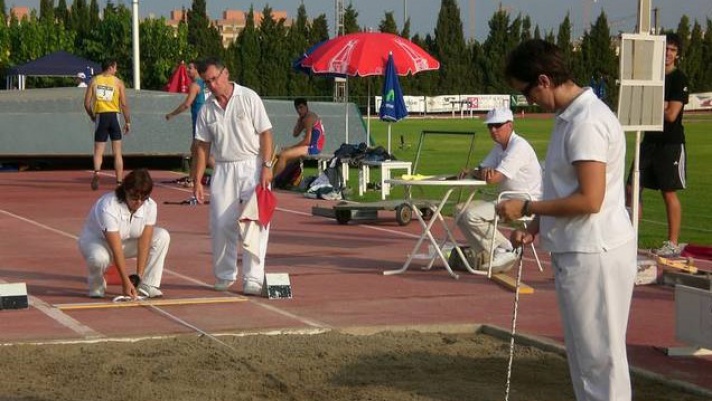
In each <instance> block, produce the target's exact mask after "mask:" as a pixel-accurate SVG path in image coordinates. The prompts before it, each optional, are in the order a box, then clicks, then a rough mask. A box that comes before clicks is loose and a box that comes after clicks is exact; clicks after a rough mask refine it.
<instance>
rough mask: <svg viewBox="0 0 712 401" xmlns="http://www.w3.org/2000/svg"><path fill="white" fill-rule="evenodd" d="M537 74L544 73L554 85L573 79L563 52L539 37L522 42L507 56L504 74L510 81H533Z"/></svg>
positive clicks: (536, 78)
mask: <svg viewBox="0 0 712 401" xmlns="http://www.w3.org/2000/svg"><path fill="white" fill-rule="evenodd" d="M539 75H546V76H547V77H549V79H551V82H552V83H553V84H554V86H559V85H562V84H564V83H566V82H568V81H571V80H573V75H572V74H571V70H570V69H569V66H568V65H567V63H566V60H565V59H564V54H563V52H562V51H561V49H559V47H558V46H556V45H555V44H553V43H550V42H547V41H545V40H541V39H530V40H527V41H525V42H522V43H521V44H520V45H519V46H517V47H516V48H515V49H514V50H512V51H511V52H510V53H509V56H508V57H507V66H506V67H505V70H504V76H505V77H506V78H507V80H508V81H509V82H510V83H511V81H512V80H513V79H516V80H517V81H521V82H526V83H533V82H536V81H537V80H538V79H539Z"/></svg>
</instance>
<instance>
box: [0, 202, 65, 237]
mask: <svg viewBox="0 0 712 401" xmlns="http://www.w3.org/2000/svg"><path fill="white" fill-rule="evenodd" d="M0 213H2V214H4V215H6V216H10V217H12V218H15V219H18V220H21V221H24V222H25V223H29V224H32V225H33V226H37V227H39V228H43V229H45V230H47V231H51V232H53V233H55V234H59V235H61V236H63V237H67V238H71V239H73V240H77V239H79V237H77V236H76V235H72V234H69V233H67V232H65V231H61V230H57V229H56V228H52V227H50V226H47V225H44V224H42V223H40V222H37V221H34V220H30V219H27V218H25V217H22V216H18V215H16V214H15V213H11V212H8V211H7V210H2V209H0Z"/></svg>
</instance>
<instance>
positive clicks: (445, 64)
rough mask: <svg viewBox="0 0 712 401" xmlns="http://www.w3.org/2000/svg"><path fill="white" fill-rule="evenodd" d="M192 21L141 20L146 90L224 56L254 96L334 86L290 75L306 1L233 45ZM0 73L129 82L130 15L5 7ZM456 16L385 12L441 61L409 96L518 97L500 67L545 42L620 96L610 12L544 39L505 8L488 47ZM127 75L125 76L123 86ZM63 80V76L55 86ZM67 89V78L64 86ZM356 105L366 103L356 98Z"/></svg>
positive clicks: (385, 27) (200, 3)
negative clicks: (430, 24) (27, 67)
mask: <svg viewBox="0 0 712 401" xmlns="http://www.w3.org/2000/svg"><path fill="white" fill-rule="evenodd" d="M185 11H186V12H185V15H186V18H185V20H184V21H181V22H180V23H179V24H178V27H177V29H175V28H173V27H171V26H168V25H167V24H166V20H165V18H158V19H144V20H143V21H141V22H140V26H139V36H140V40H141V43H140V49H141V63H140V68H141V71H140V74H141V87H142V88H143V89H152V90H161V89H163V87H164V86H165V85H166V83H167V81H168V79H169V77H170V75H171V74H172V72H173V70H174V69H175V67H176V66H177V65H178V63H180V62H181V61H189V60H193V59H196V58H200V57H204V56H208V55H210V56H219V57H221V58H222V59H223V60H224V61H225V63H226V65H227V66H228V68H229V69H230V71H231V72H232V77H233V79H235V80H236V81H238V82H239V83H241V84H242V85H245V86H248V87H251V88H253V89H255V90H256V91H257V92H258V93H260V94H261V95H262V96H264V97H273V98H280V97H281V98H293V97H296V96H306V97H310V98H324V99H327V98H330V97H331V96H332V95H333V81H331V80H330V79H328V78H324V77H319V76H309V75H306V74H303V73H301V72H298V71H296V70H294V69H293V68H292V62H293V61H294V60H295V59H296V58H297V57H299V56H300V55H301V54H303V53H304V51H305V50H306V49H308V48H309V47H310V46H312V45H313V44H315V43H318V42H321V41H323V40H326V39H328V38H329V24H328V19H327V17H326V15H325V14H321V15H318V16H317V17H315V18H310V17H309V15H308V13H307V10H306V7H305V6H304V5H303V4H302V5H301V6H299V8H298V10H297V15H296V16H295V18H294V19H293V21H292V23H291V24H288V23H287V22H286V21H285V20H284V19H279V20H276V19H275V18H274V16H273V13H272V9H271V8H270V7H269V6H266V7H265V8H264V9H263V10H261V12H262V14H263V20H262V23H261V24H260V25H259V26H258V25H257V24H256V23H255V12H254V9H253V8H250V10H249V12H248V13H247V21H246V26H245V28H244V30H243V31H242V33H241V34H240V36H239V37H238V38H237V39H236V41H235V42H233V43H231V44H230V45H229V46H228V47H227V48H224V47H223V46H222V40H221V37H220V33H219V32H218V30H217V28H216V27H215V26H213V24H212V23H211V20H210V18H209V17H208V15H207V11H206V0H193V1H192V4H191V8H190V9H188V10H185ZM0 13H2V15H0V17H2V18H4V21H7V24H0V49H2V50H3V51H2V52H0V71H2V72H3V74H4V73H5V72H6V71H7V69H8V68H10V67H13V66H16V65H20V64H23V63H26V62H28V61H31V60H34V59H36V58H39V57H41V56H43V55H46V54H49V53H51V52H54V51H57V50H65V51H67V52H70V53H73V54H76V55H78V56H82V57H85V58H88V59H90V60H94V61H97V62H100V61H101V60H102V59H103V58H104V57H112V58H116V59H117V60H119V75H122V76H123V77H124V78H125V79H124V80H125V82H126V83H127V85H131V83H132V79H130V77H132V76H133V71H132V69H133V62H132V43H131V40H132V39H131V38H132V35H131V29H132V26H131V10H130V9H129V8H128V7H127V6H125V5H123V4H118V5H117V4H115V3H114V2H112V1H109V2H107V4H106V6H105V7H104V9H103V10H100V8H99V6H98V2H97V0H90V2H89V3H88V4H87V1H86V0H73V1H72V3H71V5H68V4H67V2H66V0H41V1H40V9H39V11H37V10H32V12H31V13H30V15H29V17H27V18H23V20H21V21H20V20H18V19H17V18H16V16H14V15H8V13H7V9H6V5H5V0H0ZM460 15H461V14H460V9H459V6H458V4H457V1H456V0H441V6H440V12H439V14H438V17H437V23H436V26H435V30H434V32H433V33H428V34H426V35H424V36H421V34H419V33H417V34H415V35H411V33H410V31H411V27H410V20H407V21H406V22H405V23H404V25H403V26H402V27H400V28H399V27H398V25H397V23H396V21H395V18H394V15H393V12H385V13H384V17H383V19H382V20H381V21H380V24H379V26H378V30H379V31H381V32H388V33H393V34H397V35H400V36H403V37H405V38H408V39H410V40H411V41H413V42H414V43H416V44H417V45H419V46H420V47H422V48H423V49H425V50H426V51H427V52H428V53H430V54H431V55H433V56H434V57H435V58H436V59H438V60H439V61H440V63H441V68H440V69H439V70H438V71H431V72H424V73H420V74H418V75H415V76H408V77H401V79H400V81H401V86H402V87H403V91H404V93H405V94H408V95H415V96H418V95H425V96H435V95H440V94H460V93H461V94H507V93H512V90H511V88H509V86H508V85H507V83H506V81H505V79H504V75H503V70H504V64H505V61H506V56H507V54H508V53H509V51H510V50H511V49H513V48H514V47H516V46H517V45H518V44H519V43H521V42H522V41H524V40H527V39H531V38H540V39H544V40H547V41H550V42H552V43H556V44H557V45H558V46H559V47H561V48H562V49H563V51H564V54H565V55H566V57H567V59H568V62H569V63H570V65H571V67H572V70H573V71H574V73H575V78H576V80H577V82H578V83H579V84H581V85H588V84H589V83H590V82H592V81H593V80H595V81H596V82H600V81H601V79H602V80H604V81H605V82H606V87H607V89H608V90H607V93H606V98H605V100H606V101H607V102H609V104H611V105H613V104H615V102H616V98H617V90H618V89H617V86H616V84H615V83H616V80H617V79H618V68H619V66H618V63H619V60H618V56H617V53H616V45H617V39H618V35H617V34H616V35H613V34H612V33H611V30H610V27H609V24H608V19H607V16H606V14H605V13H604V12H601V14H600V15H599V16H598V18H597V19H596V21H595V22H594V23H593V24H591V26H590V27H589V29H587V30H586V31H585V32H584V34H583V36H582V37H580V38H573V37H572V23H571V19H570V17H569V15H566V17H565V18H564V20H563V21H562V22H561V24H560V25H559V26H558V29H557V30H556V32H555V31H554V30H553V29H552V30H550V31H548V32H543V31H542V30H541V29H540V28H539V26H538V25H536V24H533V22H532V20H531V19H530V18H529V16H528V15H522V14H521V13H520V14H517V15H511V14H510V13H509V12H507V11H506V10H503V9H500V10H497V11H495V12H494V13H493V15H492V17H491V18H490V19H489V22H488V24H489V34H488V36H487V38H486V39H485V40H484V41H483V42H478V41H476V40H466V39H465V37H464V33H463V24H462V20H461V17H460ZM364 29H365V28H364V27H362V26H360V25H359V23H358V12H357V11H356V10H355V9H354V8H353V6H352V5H349V6H348V7H347V8H346V9H345V14H344V32H343V33H353V32H359V31H362V30H364ZM662 31H663V32H676V33H677V34H678V35H680V37H681V38H682V39H683V41H684V43H683V57H682V58H681V61H680V68H681V69H682V70H683V71H684V72H685V73H686V74H687V76H688V78H689V83H690V91H691V92H693V93H695V92H706V91H711V90H712V70H711V69H709V68H706V67H705V66H709V65H712V21H711V20H710V19H709V18H707V19H706V21H705V27H704V29H703V27H702V25H701V24H700V23H699V22H698V21H697V20H695V21H694V22H692V23H691V21H690V19H689V18H688V17H687V16H683V17H682V18H681V19H680V21H679V23H678V25H677V27H675V28H674V29H672V28H668V29H663V30H662ZM127 78H128V79H127ZM369 79H370V80H373V81H372V82H371V83H372V87H377V88H379V87H380V85H381V83H382V82H381V78H379V77H368V78H353V79H349V96H350V99H351V100H354V99H356V100H357V102H358V103H363V104H365V99H366V96H367V85H368V81H367V80H369ZM59 80H60V81H61V79H59ZM65 81H66V82H67V83H68V81H67V80H66V79H65ZM57 85H58V79H57V78H41V79H35V80H33V81H32V82H28V87H48V86H57ZM358 99H360V101H359V100H358Z"/></svg>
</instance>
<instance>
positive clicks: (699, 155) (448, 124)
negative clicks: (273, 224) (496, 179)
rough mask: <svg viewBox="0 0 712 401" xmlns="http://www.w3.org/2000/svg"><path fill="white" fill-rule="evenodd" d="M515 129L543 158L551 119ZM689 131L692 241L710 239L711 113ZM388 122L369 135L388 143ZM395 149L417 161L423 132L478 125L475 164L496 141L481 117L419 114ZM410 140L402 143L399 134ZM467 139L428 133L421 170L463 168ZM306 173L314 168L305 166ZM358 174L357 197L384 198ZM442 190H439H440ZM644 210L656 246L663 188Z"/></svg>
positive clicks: (686, 204) (661, 235) (685, 196)
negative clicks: (361, 187)
mask: <svg viewBox="0 0 712 401" xmlns="http://www.w3.org/2000/svg"><path fill="white" fill-rule="evenodd" d="M515 124H516V125H515V130H516V131H517V132H518V133H519V134H521V135H523V136H524V137H525V138H527V140H529V142H530V143H531V144H532V146H533V147H534V150H535V151H536V153H537V155H538V156H539V158H540V159H542V160H543V159H544V157H545V155H546V148H547V146H548V141H549V135H550V132H551V127H552V124H553V120H552V119H551V118H548V117H542V116H531V117H530V116H526V115H525V116H524V117H521V116H518V117H517V120H516V122H515ZM684 124H685V131H686V136H687V153H688V163H687V189H686V190H684V191H680V192H679V193H678V194H679V197H680V201H681V203H682V209H683V215H682V230H681V235H680V241H681V242H685V243H694V244H712V239H711V238H712V207H710V206H709V200H708V199H707V198H706V195H705V193H706V192H707V189H708V188H712V141H710V140H709V139H707V135H709V133H710V132H712V114H703V115H700V114H696V115H690V114H689V113H688V115H686V116H685V120H684ZM387 127H388V126H387V124H386V123H384V122H381V121H379V120H378V119H372V120H371V135H372V137H373V139H374V141H375V142H376V144H377V145H382V146H383V147H387ZM391 130H392V153H393V154H394V156H395V157H396V158H397V159H398V160H408V161H414V159H415V155H416V151H417V147H418V142H419V139H420V133H421V131H423V130H430V131H475V132H476V135H475V146H474V151H473V154H472V158H471V159H472V160H471V161H470V166H473V165H477V164H478V163H479V161H480V160H482V159H483V158H484V156H485V155H486V154H487V152H489V150H490V148H491V147H492V143H493V142H492V140H491V139H490V137H489V134H488V133H487V131H486V129H485V127H484V125H483V123H482V120H481V119H469V118H465V119H458V118H455V119H418V118H408V119H406V120H403V121H400V122H398V123H394V124H392V128H391ZM401 135H402V136H403V139H404V141H405V142H406V144H408V145H409V146H408V147H406V148H405V149H401V148H400V137H401ZM634 143H635V133H628V154H627V160H628V163H627V165H630V163H631V161H632V159H633V155H634V151H633V149H634ZM468 149H469V139H468V138H467V137H463V136H452V135H438V136H428V137H426V140H425V142H424V146H423V150H422V152H421V157H420V162H419V166H418V171H417V172H418V173H421V174H449V173H456V172H458V171H460V170H461V169H462V168H463V167H464V166H465V163H466V160H467V153H468ZM306 174H307V175H308V174H313V172H310V171H307V172H306ZM379 174H380V171H379V170H378V169H373V170H372V173H371V180H372V181H375V180H377V179H378V178H379ZM357 182H358V175H357V171H355V169H351V173H350V180H349V186H350V187H351V188H352V193H353V194H354V195H353V196H351V199H353V200H359V201H375V200H379V199H380V192H368V193H366V194H365V195H364V196H363V197H361V198H359V197H358V196H357V193H358V191H357V190H356V189H357V187H356V185H357ZM440 192H441V191H440ZM440 192H439V190H437V189H436V190H433V191H427V192H425V191H419V192H414V194H413V196H414V197H416V198H424V199H438V198H440ZM492 192H493V188H492V189H488V190H485V193H484V194H483V195H482V196H484V197H488V196H491V194H492ZM402 196H403V191H402V188H395V189H394V191H392V192H391V198H392V199H398V198H399V197H402ZM643 200H644V208H643V209H644V214H643V219H642V220H641V221H640V225H639V246H640V247H641V248H650V247H653V246H658V245H659V244H660V242H661V241H663V240H665V239H666V238H667V221H666V217H665V206H664V204H663V201H662V198H661V196H660V194H659V192H656V191H650V190H644V191H643Z"/></svg>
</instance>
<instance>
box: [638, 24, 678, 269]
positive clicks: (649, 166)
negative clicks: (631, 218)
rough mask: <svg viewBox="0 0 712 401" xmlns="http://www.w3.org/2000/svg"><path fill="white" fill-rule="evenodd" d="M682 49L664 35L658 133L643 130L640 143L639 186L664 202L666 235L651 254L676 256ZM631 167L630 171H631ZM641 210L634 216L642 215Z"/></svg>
mask: <svg viewBox="0 0 712 401" xmlns="http://www.w3.org/2000/svg"><path fill="white" fill-rule="evenodd" d="M681 52H682V44H681V41H680V37H679V36H678V35H676V34H674V33H668V34H667V35H666V46H665V106H664V118H663V120H664V121H663V130H662V132H660V131H658V132H655V131H653V132H646V133H645V137H644V138H643V142H642V143H641V145H640V187H641V188H648V189H653V190H656V191H660V193H661V194H662V197H663V201H664V202H665V211H666V214H667V223H668V238H667V240H666V241H664V242H663V243H662V246H661V247H660V248H657V249H654V250H653V253H655V254H657V255H658V256H664V257H671V256H678V255H679V254H680V252H681V251H682V247H681V246H680V244H679V242H678V241H679V237H680V225H681V222H682V205H681V204H680V200H679V199H678V197H677V191H678V190H681V189H685V188H686V182H685V177H686V164H687V152H686V151H685V128H684V126H683V125H682V115H683V107H684V106H685V104H687V102H688V98H689V92H688V88H687V77H686V76H685V74H684V73H683V72H682V71H680V70H679V69H678V68H677V60H678V59H679V58H680V56H679V55H680V53H681ZM632 169H633V168H632V167H631V172H632ZM631 189H632V174H629V175H628V191H627V195H628V196H627V199H626V202H627V204H628V205H630V197H631V196H630V195H631ZM640 210H641V213H640V214H639V215H638V218H640V217H641V215H642V208H641V209H640Z"/></svg>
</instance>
